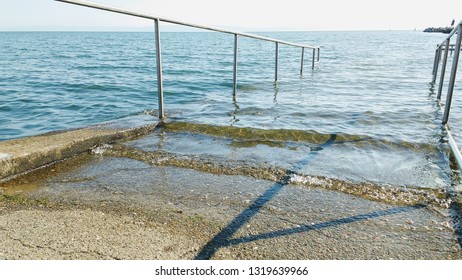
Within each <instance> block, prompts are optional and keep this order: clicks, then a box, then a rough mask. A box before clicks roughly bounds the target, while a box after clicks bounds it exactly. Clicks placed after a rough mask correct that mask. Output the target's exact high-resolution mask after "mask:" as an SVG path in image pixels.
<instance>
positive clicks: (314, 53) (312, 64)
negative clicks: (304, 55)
mask: <svg viewBox="0 0 462 280" xmlns="http://www.w3.org/2000/svg"><path fill="white" fill-rule="evenodd" d="M315 59H316V49H313V60H312V61H311V69H313V70H314V60H315Z"/></svg>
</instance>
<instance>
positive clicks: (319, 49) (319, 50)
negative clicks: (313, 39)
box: [317, 48, 321, 62]
mask: <svg viewBox="0 0 462 280" xmlns="http://www.w3.org/2000/svg"><path fill="white" fill-rule="evenodd" d="M320 53H321V48H318V59H317V62H319V54H320Z"/></svg>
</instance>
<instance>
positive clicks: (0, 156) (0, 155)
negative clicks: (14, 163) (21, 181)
mask: <svg viewBox="0 0 462 280" xmlns="http://www.w3.org/2000/svg"><path fill="white" fill-rule="evenodd" d="M12 156H13V155H10V154H0V160H2V159H7V158H10V157H12Z"/></svg>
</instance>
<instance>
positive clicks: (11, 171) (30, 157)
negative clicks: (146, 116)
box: [0, 121, 158, 182]
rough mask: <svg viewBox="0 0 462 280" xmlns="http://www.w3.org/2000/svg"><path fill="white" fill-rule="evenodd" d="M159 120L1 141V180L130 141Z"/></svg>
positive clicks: (146, 132) (106, 125)
mask: <svg viewBox="0 0 462 280" xmlns="http://www.w3.org/2000/svg"><path fill="white" fill-rule="evenodd" d="M157 125H158V121H153V122H150V123H148V124H146V123H144V124H143V125H141V126H137V127H131V128H127V127H125V128H123V127H122V128H114V126H111V125H110V124H109V125H108V123H106V124H102V125H98V126H92V127H88V128H82V129H76V130H69V131H61V132H56V133H46V134H43V135H38V136H31V137H25V138H21V139H15V140H8V141H3V142H0V182H4V181H8V180H10V179H12V178H14V177H16V176H18V175H21V174H25V173H28V172H30V171H33V170H35V169H38V168H41V167H44V166H48V165H50V164H53V163H56V162H58V161H62V160H64V159H67V158H70V157H74V156H77V155H79V154H83V153H86V152H89V151H90V150H91V149H92V148H94V147H95V146H97V145H102V144H108V143H114V142H117V141H124V140H130V139H133V138H136V137H140V136H143V135H146V134H148V133H149V132H151V131H152V130H153V129H154V128H155V127H156V126H157Z"/></svg>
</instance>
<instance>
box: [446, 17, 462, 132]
mask: <svg viewBox="0 0 462 280" xmlns="http://www.w3.org/2000/svg"><path fill="white" fill-rule="evenodd" d="M457 28H458V30H457V40H456V44H455V46H454V57H453V60H452V69H451V77H450V78H449V85H448V94H447V97H446V106H445V108H444V116H443V124H447V123H448V120H449V112H450V110H451V102H452V94H453V92H454V85H455V82H456V74H457V66H458V63H459V55H460V47H461V41H462V34H461V33H462V24H459V25H458V26H457ZM448 47H449V44H448ZM446 51H448V49H446Z"/></svg>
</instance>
